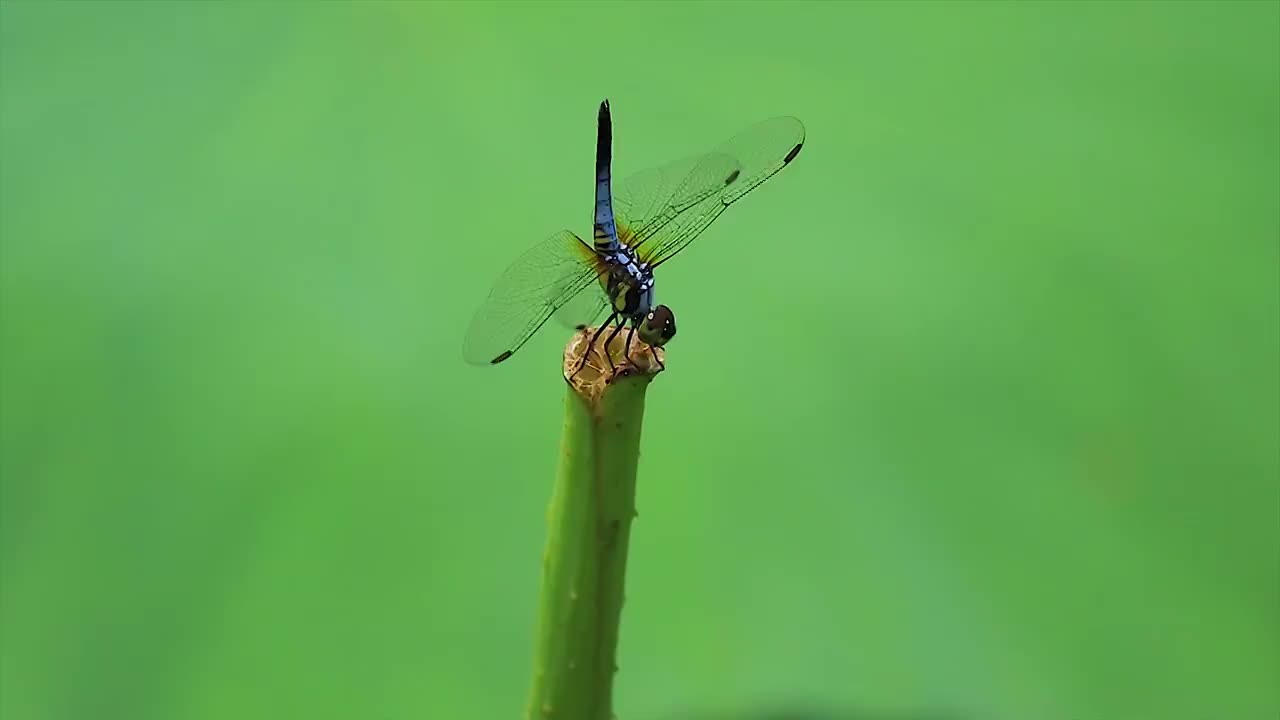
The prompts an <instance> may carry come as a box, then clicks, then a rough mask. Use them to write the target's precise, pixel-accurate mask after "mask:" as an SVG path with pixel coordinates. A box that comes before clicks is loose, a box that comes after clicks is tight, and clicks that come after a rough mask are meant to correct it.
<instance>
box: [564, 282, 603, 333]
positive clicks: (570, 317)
mask: <svg viewBox="0 0 1280 720" xmlns="http://www.w3.org/2000/svg"><path fill="white" fill-rule="evenodd" d="M599 288H600V284H599V283H596V288H588V289H587V290H584V291H582V292H580V293H578V294H577V295H574V296H573V297H572V298H570V299H569V301H568V302H566V303H565V304H564V305H562V306H560V309H558V310H556V320H557V321H559V323H560V324H561V325H563V326H564V327H566V328H569V329H571V330H572V329H576V328H578V327H581V326H583V325H599V324H600V320H601V319H602V318H603V317H604V315H605V310H607V309H608V308H609V298H608V296H607V295H605V294H604V290H603V289H599Z"/></svg>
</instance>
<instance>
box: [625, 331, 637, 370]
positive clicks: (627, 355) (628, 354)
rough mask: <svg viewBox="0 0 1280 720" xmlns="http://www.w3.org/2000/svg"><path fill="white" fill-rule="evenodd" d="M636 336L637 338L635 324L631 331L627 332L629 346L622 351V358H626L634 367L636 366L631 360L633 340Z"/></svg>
mask: <svg viewBox="0 0 1280 720" xmlns="http://www.w3.org/2000/svg"><path fill="white" fill-rule="evenodd" d="M635 336H636V326H635V325H634V324H633V325H632V326H631V329H630V330H628V331H627V344H626V346H625V347H624V348H623V350H622V357H624V358H626V359H627V362H628V363H630V364H632V365H635V362H634V361H633V360H632V359H631V338H633V337H635Z"/></svg>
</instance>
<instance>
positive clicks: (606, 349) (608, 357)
mask: <svg viewBox="0 0 1280 720" xmlns="http://www.w3.org/2000/svg"><path fill="white" fill-rule="evenodd" d="M622 324H623V320H622V318H621V317H619V318H618V324H617V325H615V326H614V328H613V332H611V333H609V339H607V340H605V341H604V349H603V350H602V351H601V352H603V353H604V359H605V360H608V361H609V372H613V371H614V369H615V368H614V367H613V355H612V354H611V353H610V352H609V343H611V342H613V339H614V338H616V337H618V331H619V330H621V329H622Z"/></svg>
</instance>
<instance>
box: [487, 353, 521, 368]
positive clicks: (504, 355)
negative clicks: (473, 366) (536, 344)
mask: <svg viewBox="0 0 1280 720" xmlns="http://www.w3.org/2000/svg"><path fill="white" fill-rule="evenodd" d="M513 354H515V350H504V351H503V353H502V354H501V355H499V356H498V357H496V358H494V359H492V360H490V361H489V364H490V365H497V364H498V363H500V362H502V361H503V360H506V359H507V358H509V357H511V356H512V355H513Z"/></svg>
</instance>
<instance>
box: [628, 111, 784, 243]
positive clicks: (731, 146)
mask: <svg viewBox="0 0 1280 720" xmlns="http://www.w3.org/2000/svg"><path fill="white" fill-rule="evenodd" d="M803 144H804V124H803V123H801V122H800V121H799V120H798V119H796V118H793V117H778V118H772V119H770V120H765V121H763V122H760V123H757V124H755V125H753V126H751V127H750V128H747V129H746V130H744V131H743V132H742V133H740V134H738V135H736V136H734V137H733V138H732V139H730V140H728V141H726V142H724V143H722V144H721V145H720V146H718V147H716V148H714V149H712V150H711V151H710V152H707V153H703V154H700V155H694V156H691V157H687V158H683V159H681V160H676V161H674V162H671V163H668V164H666V165H663V166H661V167H656V168H652V169H649V170H643V171H641V172H639V173H636V174H635V175H632V176H630V177H628V178H626V179H625V180H623V181H622V182H620V183H618V184H617V185H616V186H615V188H614V194H613V195H614V201H613V205H614V214H615V218H616V220H617V223H618V234H619V236H620V237H621V238H622V240H623V242H625V243H627V244H628V245H630V246H631V247H632V248H636V249H637V251H638V252H639V253H640V257H641V258H642V259H644V260H646V261H648V262H650V263H653V264H654V265H657V264H659V263H661V262H663V261H665V260H668V259H670V258H671V257H672V256H674V255H675V254H676V253H677V252H680V250H682V249H683V248H684V247H685V246H687V245H688V244H689V243H691V242H693V239H694V238H696V237H698V235H699V234H701V233H702V231H703V230H705V229H706V227H707V226H708V225H710V224H711V223H712V222H713V221H714V220H715V219H716V218H717V217H719V216H720V213H722V212H724V211H725V209H726V208H728V207H729V206H730V205H732V204H733V203H735V202H737V201H738V200H740V199H741V198H742V197H743V196H744V195H746V194H747V193H749V192H751V191H752V190H754V189H755V188H757V187H759V186H760V184H761V183H763V182H764V181H765V180H768V179H769V178H770V177H772V176H773V175H774V174H775V173H777V172H778V171H779V170H781V169H782V168H784V167H786V166H787V164H788V163H790V162H791V161H792V160H794V159H795V157H796V155H797V154H799V152H800V148H801V146H802V145H803Z"/></svg>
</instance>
